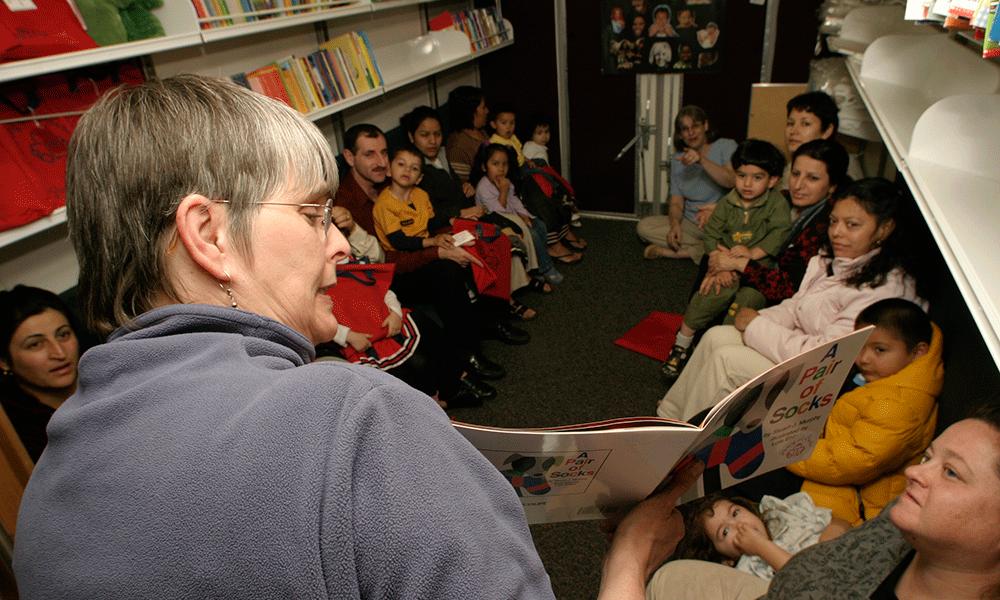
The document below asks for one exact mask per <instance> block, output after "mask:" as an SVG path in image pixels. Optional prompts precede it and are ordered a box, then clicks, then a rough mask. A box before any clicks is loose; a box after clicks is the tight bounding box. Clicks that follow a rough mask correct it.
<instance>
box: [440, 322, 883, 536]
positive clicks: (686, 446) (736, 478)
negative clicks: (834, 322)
mask: <svg viewBox="0 0 1000 600" xmlns="http://www.w3.org/2000/svg"><path fill="white" fill-rule="evenodd" d="M873 329H874V328H873V327H867V328H864V329H860V330H858V331H855V332H852V333H850V334H848V335H846V336H843V337H841V338H839V339H836V340H833V341H831V342H828V343H826V344H822V345H820V346H818V347H816V348H813V349H812V350H809V351H807V352H804V353H802V354H800V355H798V356H796V357H793V358H791V359H789V360H787V361H785V362H783V363H781V364H780V365H776V366H775V367H773V368H771V369H769V370H768V371H766V372H764V373H762V374H761V375H759V376H757V377H755V378H754V379H752V380H750V381H748V382H747V383H746V384H744V385H743V386H741V387H739V388H738V389H736V390H735V391H733V393H732V394H730V395H729V396H727V397H726V398H725V399H723V400H722V401H721V402H719V403H718V404H717V405H716V406H715V407H714V408H713V409H712V410H711V411H709V413H708V414H707V415H706V416H705V418H704V419H703V420H702V422H701V424H700V425H691V424H688V423H682V422H678V421H672V420H670V419H662V418H659V417H635V418H625V419H614V420H610V421H601V422H597V423H584V424H580V425H565V426H560V427H550V428H545V429H503V428H496V427H485V426H480V425H470V424H467V423H457V422H456V423H454V426H455V428H456V429H457V430H458V432H459V433H461V434H462V435H463V436H465V437H466V439H468V440H469V441H470V442H471V443H472V445H473V446H475V447H476V448H478V449H479V451H480V452H482V454H483V456H485V457H486V458H487V459H488V460H489V461H490V462H491V463H492V464H493V465H494V466H496V467H497V469H498V470H499V471H500V472H501V473H502V474H503V475H504V477H505V478H506V479H507V480H508V481H509V482H510V484H511V486H512V487H513V488H514V490H515V492H516V493H517V495H518V496H519V497H520V498H521V503H522V505H523V507H524V512H525V516H526V517H527V519H528V523H531V524H534V523H551V522H558V521H577V520H588V519H600V518H603V517H605V516H606V515H607V514H608V513H610V512H615V511H617V510H619V509H622V508H626V507H628V506H630V505H631V504H634V503H636V502H639V501H640V500H642V499H644V498H646V497H647V496H649V495H650V494H652V493H654V492H655V491H657V490H658V489H660V488H662V487H663V486H664V485H665V484H666V483H667V481H669V476H670V474H671V473H672V472H673V471H674V470H676V469H678V468H681V467H683V466H684V465H686V464H688V463H689V462H691V461H693V460H696V459H697V460H701V461H702V462H704V463H705V472H704V473H703V474H702V476H701V478H700V480H699V481H698V482H697V483H696V484H695V486H694V487H693V488H692V489H691V490H689V491H688V493H687V494H686V495H685V496H684V497H683V498H682V500H683V501H685V502H687V501H690V500H694V499H696V498H699V497H701V496H704V495H706V494H709V493H712V492H715V491H718V490H720V489H723V488H726V487H729V486H731V485H735V484H736V483H739V482H740V481H743V480H745V479H748V478H750V477H755V476H757V475H762V474H764V473H767V472H768V471H772V470H774V469H777V468H779V467H783V466H785V465H788V464H791V463H793V462H797V461H800V460H803V459H805V458H807V457H808V456H809V455H810V453H811V452H812V449H813V448H814V447H815V446H816V441H817V440H818V439H819V436H820V434H821V433H822V432H823V427H824V425H825V423H826V417H827V416H828V415H829V413H830V409H831V408H833V404H834V402H835V400H836V399H837V394H838V392H839V391H840V387H841V385H842V384H843V382H844V378H845V377H846V376H847V374H848V373H849V372H850V368H851V365H852V364H853V362H854V359H855V358H856V357H857V355H858V353H859V352H860V350H861V347H862V346H863V345H864V342H865V340H867V339H868V336H869V335H870V334H871V332H872V330H873Z"/></svg>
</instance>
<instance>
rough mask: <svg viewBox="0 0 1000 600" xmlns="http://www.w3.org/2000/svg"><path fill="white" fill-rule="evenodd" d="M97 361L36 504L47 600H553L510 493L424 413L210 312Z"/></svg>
mask: <svg viewBox="0 0 1000 600" xmlns="http://www.w3.org/2000/svg"><path fill="white" fill-rule="evenodd" d="M136 325H137V326H136V328H134V329H133V330H119V331H118V332H116V333H115V334H114V335H113V336H112V338H111V340H110V341H109V342H108V343H107V344H104V345H102V346H98V347H95V348H93V349H91V350H90V351H88V352H87V353H86V354H85V355H84V357H83V359H82V360H81V362H80V383H79V388H78V390H77V393H76V394H75V395H74V396H73V397H71V398H70V399H69V400H68V401H67V402H66V403H65V404H64V405H63V406H62V408H60V409H59V410H58V411H57V412H56V414H55V416H54V417H53V418H52V420H51V422H50V424H49V429H48V434H49V445H48V448H47V449H46V450H45V452H44V454H43V455H42V457H41V459H40V461H39V462H38V465H37V467H36V469H35V472H34V475H33V476H32V478H31V481H30V482H29V484H28V488H27V491H26V493H25V495H24V498H23V501H22V505H21V512H20V516H19V519H18V525H17V543H16V549H15V556H14V568H15V573H16V576H17V580H18V584H19V586H20V591H21V597H22V598H25V599H28V600H30V599H34V598H61V599H72V598H112V597H113V598H209V597H211V598H244V599H254V598H262V599H263V598H267V599H272V598H297V599H298V598H551V597H552V592H551V589H550V584H549V580H548V576H547V575H546V573H545V571H544V569H543V568H542V565H541V562H540V560H539V559H538V556H537V554H536V553H535V550H534V547H533V545H532V542H531V538H530V535H529V532H528V529H527V526H526V525H525V521H524V515H523V512H522V509H521V506H520V503H519V502H518V499H517V496H516V495H515V494H514V491H513V489H512V488H511V486H510V485H509V484H508V483H507V482H506V481H505V480H504V479H503V477H502V476H501V475H500V473H499V472H498V471H497V470H496V469H495V468H494V467H493V466H491V465H490V464H489V463H488V462H487V461H486V460H485V459H484V458H483V457H482V456H481V455H480V454H479V453H478V452H477V451H476V450H475V449H474V448H473V447H472V446H471V445H469V444H468V442H466V441H465V439H464V438H462V437H461V436H460V435H458V434H457V433H456V432H455V430H454V429H453V428H452V426H451V425H450V423H449V422H448V419H447V417H446V416H445V414H444V413H443V412H442V411H441V410H440V409H439V408H438V407H437V406H436V405H435V404H434V402H433V401H432V400H431V399H429V398H428V397H426V396H424V395H423V394H421V393H420V392H417V391H415V390H413V389H412V388H409V387H407V386H406V385H405V384H403V383H401V382H400V381H398V380H396V379H394V378H393V377H391V376H390V375H387V374H385V373H382V372H379V371H376V370H374V369H370V368H366V367H360V366H355V365H349V364H342V363H332V362H321V363H312V364H308V363H309V362H310V361H311V360H312V358H313V349H312V346H311V345H310V344H309V342H308V340H306V339H305V338H304V337H303V336H301V335H299V334H298V333H296V332H295V331H293V330H291V329H289V328H288V327H286V326H284V325H281V324H280V323H277V322H275V321H272V320H269V319H266V318H263V317H260V316H258V315H254V314H250V313H246V312H242V311H238V310H233V309H228V308H220V307H211V306H199V305H186V306H169V307H164V308H160V309H156V310H153V311H150V312H148V313H146V314H144V315H142V316H141V317H139V319H138V320H137V324H136Z"/></svg>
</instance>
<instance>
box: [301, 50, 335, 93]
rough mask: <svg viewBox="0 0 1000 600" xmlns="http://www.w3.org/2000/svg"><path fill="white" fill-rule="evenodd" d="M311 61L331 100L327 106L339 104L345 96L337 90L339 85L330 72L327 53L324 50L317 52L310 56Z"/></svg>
mask: <svg viewBox="0 0 1000 600" xmlns="http://www.w3.org/2000/svg"><path fill="white" fill-rule="evenodd" d="M309 61H310V63H311V64H313V65H314V68H315V69H316V74H318V75H319V77H320V79H322V80H323V87H324V88H325V89H326V92H327V94H328V95H329V97H330V100H329V101H328V102H327V104H333V103H334V102H337V101H338V100H340V99H341V98H343V96H341V95H340V90H339V89H337V85H336V84H335V83H334V81H333V72H332V71H331V70H330V65H329V64H328V63H327V61H326V52H325V51H324V50H317V51H316V52H313V53H312V54H310V55H309Z"/></svg>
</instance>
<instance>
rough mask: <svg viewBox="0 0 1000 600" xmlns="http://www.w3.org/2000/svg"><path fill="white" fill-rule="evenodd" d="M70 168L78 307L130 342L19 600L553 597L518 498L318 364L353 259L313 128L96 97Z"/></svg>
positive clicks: (40, 471)
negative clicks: (333, 303)
mask: <svg viewBox="0 0 1000 600" xmlns="http://www.w3.org/2000/svg"><path fill="white" fill-rule="evenodd" d="M67 169H68V175H67V205H68V211H69V226H70V236H71V238H72V241H73V243H74V246H75V248H76V251H77V255H78V258H79V261H80V273H81V280H80V292H81V295H82V298H83V301H84V304H85V306H86V308H87V313H88V314H87V316H88V317H89V319H90V321H91V324H92V325H94V326H96V327H98V328H100V329H102V330H103V331H104V332H109V333H111V335H110V338H109V341H108V343H106V344H104V345H101V346H98V347H95V348H93V349H91V350H90V351H89V352H87V354H86V355H85V356H84V357H83V358H82V360H81V362H80V383H79V387H78V389H77V392H76V393H75V394H74V395H73V396H71V397H70V398H69V399H68V400H67V401H66V402H65V404H64V405H63V406H62V408H61V409H60V410H59V411H58V412H57V413H56V415H55V416H54V417H53V419H52V421H51V422H50V426H49V446H48V448H47V449H46V450H45V452H44V454H43V455H42V457H41V460H40V461H39V463H38V466H37V468H36V470H35V472H34V475H33V477H32V479H31V481H30V483H29V485H28V488H27V491H26V493H25V495H24V499H23V502H22V505H21V512H20V519H19V522H18V529H17V548H16V552H15V556H14V569H15V573H16V576H17V579H18V584H19V586H20V591H21V594H22V595H23V597H26V598H43V597H44V598H99V597H133V598H181V597H184V598H203V597H215V598H319V597H324V598H362V597H364V598H486V597H491V598H494V597H504V598H512V597H522V598H529V597H530V598H550V597H552V592H551V589H550V588H549V581H548V576H547V575H546V574H545V570H544V569H543V568H542V564H541V561H540V560H539V558H538V556H537V554H536V553H535V550H534V547H533V546H532V543H531V538H530V536H529V533H528V528H527V526H526V524H525V522H524V516H523V512H522V509H521V507H520V505H519V504H518V500H517V497H516V496H515V494H514V491H513V490H512V489H511V488H510V486H509V484H508V483H507V482H506V481H505V480H504V479H503V477H502V476H501V475H500V473H499V472H498V471H497V470H496V469H495V468H494V467H493V466H491V465H490V463H488V462H487V461H486V460H485V459H484V458H483V457H482V456H480V455H479V454H478V453H477V452H476V451H475V450H474V449H473V448H472V447H471V446H469V444H468V443H467V442H465V440H464V439H462V438H461V437H460V436H459V435H458V434H457V433H456V432H455V431H454V429H453V428H452V426H451V424H450V423H449V421H448V419H447V417H446V416H445V414H444V413H443V412H442V411H441V410H440V409H438V407H437V405H435V404H434V402H433V401H432V400H431V399H430V398H428V397H427V396H425V395H423V394H421V393H419V392H417V391H415V390H413V389H412V388H409V387H407V386H405V385H404V384H402V383H401V382H399V381H398V380H396V379H394V378H393V377H391V376H389V375H387V374H385V373H382V372H380V371H376V370H374V369H368V368H364V367H358V366H355V365H350V364H337V363H329V362H321V363H312V359H313V357H314V348H313V347H314V344H316V343H318V342H322V341H326V340H329V339H331V338H332V337H333V335H334V332H335V330H336V327H337V321H336V319H335V318H334V317H333V315H332V314H331V311H330V301H329V300H328V296H327V295H326V294H325V293H324V291H325V290H326V289H327V288H328V287H329V286H332V285H335V283H336V281H335V265H336V261H337V260H339V259H340V258H342V257H344V256H346V255H347V254H348V252H349V249H348V245H347V242H346V241H345V239H344V237H343V235H341V233H340V231H338V229H337V228H336V226H333V227H331V225H330V220H331V202H330V200H329V198H330V197H331V196H332V195H333V194H334V193H335V192H336V188H337V184H338V180H337V170H336V167H335V164H334V160H333V156H332V153H331V151H330V148H329V146H328V144H327V141H326V140H325V139H324V138H323V136H322V135H321V134H320V132H319V130H318V129H316V127H314V126H313V125H312V124H311V123H309V122H308V121H306V120H305V119H303V118H302V117H301V115H299V114H298V113H296V112H295V111H293V110H291V109H290V108H288V107H286V106H284V105H282V104H280V103H278V102H276V101H273V100H270V99H268V98H265V97H264V96H261V95H257V94H254V93H252V92H250V91H249V90H245V89H243V88H240V87H238V86H236V85H234V84H232V83H229V82H225V81H221V80H213V79H207V78H201V77H197V76H180V77H176V78H172V79H166V80H163V81H155V82H149V83H146V84H143V85H142V86H139V87H133V88H123V89H119V90H117V91H115V92H114V93H112V94H110V95H109V96H107V97H105V98H103V99H102V100H100V101H99V102H98V103H97V104H96V105H95V106H94V107H93V108H91V110H90V111H88V113H87V114H86V115H85V116H84V117H83V118H81V120H80V124H79V126H78V128H77V130H76V131H75V133H74V134H73V139H72V143H71V145H70V151H69V159H68V167H67ZM690 482H691V474H690V473H689V474H688V477H687V478H685V479H683V481H681V482H678V484H677V485H676V486H675V487H674V489H673V490H671V493H670V494H669V495H664V496H659V497H657V498H655V499H654V500H652V501H650V502H647V503H645V504H643V505H640V510H638V511H637V512H633V513H632V515H630V516H629V517H627V518H626V520H625V521H623V523H622V524H621V525H620V526H619V534H618V535H617V536H616V538H615V540H614V543H613V544H612V549H611V551H610V553H609V555H608V559H607V563H606V567H605V579H604V588H603V592H604V594H605V596H606V597H625V595H626V594H625V593H623V590H625V591H627V592H628V593H630V594H632V596H633V597H635V596H638V597H641V596H642V588H643V584H644V582H645V578H646V577H648V576H649V574H651V573H652V571H653V570H654V569H655V568H656V567H657V566H658V563H657V561H659V562H662V560H664V559H665V558H666V554H667V553H669V552H670V551H671V550H672V548H673V546H674V545H675V544H676V542H677V540H678V539H679V537H680V534H681V533H682V531H683V525H682V524H680V521H679V516H678V515H677V513H676V511H673V512H672V508H673V504H674V502H675V500H676V498H677V497H678V496H679V493H680V490H682V489H683V488H684V487H685V485H688V484H690Z"/></svg>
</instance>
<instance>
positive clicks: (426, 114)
mask: <svg viewBox="0 0 1000 600" xmlns="http://www.w3.org/2000/svg"><path fill="white" fill-rule="evenodd" d="M427 119H434V120H435V121H437V122H438V125H440V124H441V115H440V114H438V111H436V110H434V109H433V108H431V107H429V106H418V107H416V108H414V109H413V110H411V111H410V112H408V113H406V114H405V115H403V116H402V117H400V118H399V124H400V125H401V126H402V127H403V131H405V132H406V133H408V134H410V135H415V134H416V133H417V129H418V128H419V127H420V124H421V123H423V122H424V121H426V120H427Z"/></svg>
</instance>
